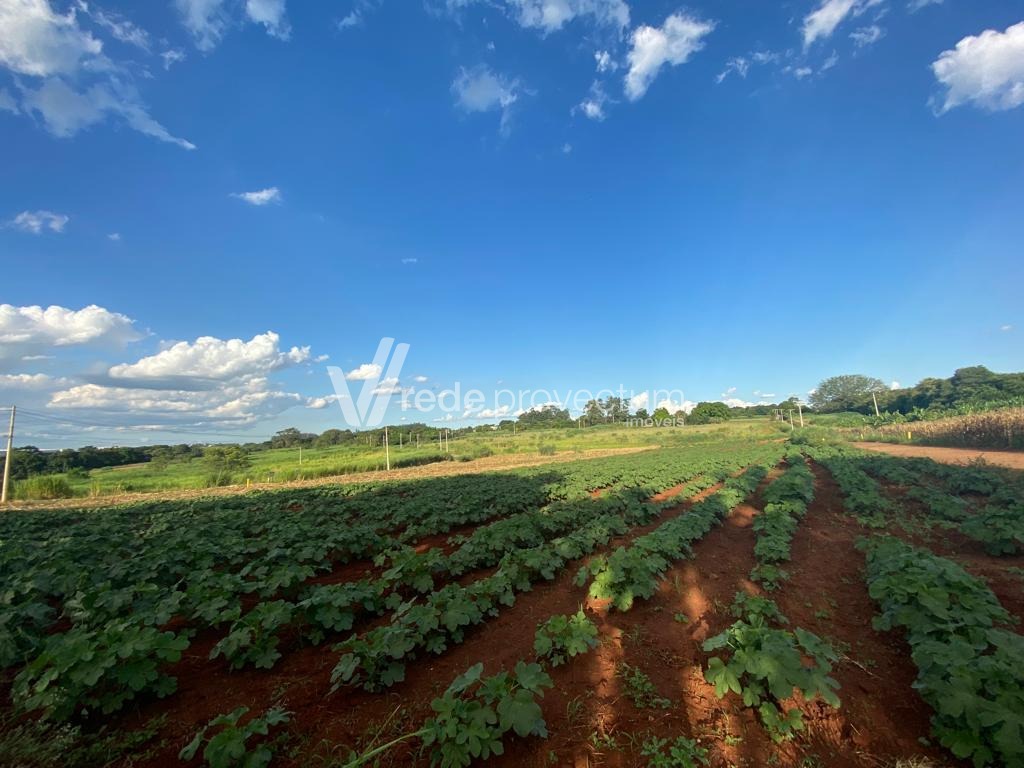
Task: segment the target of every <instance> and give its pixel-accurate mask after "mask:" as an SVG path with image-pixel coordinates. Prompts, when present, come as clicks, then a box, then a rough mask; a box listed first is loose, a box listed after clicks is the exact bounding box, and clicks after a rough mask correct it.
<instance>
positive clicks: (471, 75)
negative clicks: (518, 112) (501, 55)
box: [452, 64, 523, 134]
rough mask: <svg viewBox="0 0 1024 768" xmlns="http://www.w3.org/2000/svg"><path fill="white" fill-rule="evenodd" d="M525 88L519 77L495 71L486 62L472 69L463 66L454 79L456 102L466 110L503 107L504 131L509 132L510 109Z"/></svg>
mask: <svg viewBox="0 0 1024 768" xmlns="http://www.w3.org/2000/svg"><path fill="white" fill-rule="evenodd" d="M522 92H523V87H522V83H520V82H519V80H518V79H510V78H507V77H504V76H503V75H500V74H497V73H495V72H492V71H491V69H490V67H488V66H486V65H483V64H481V65H479V66H476V67H473V68H472V69H466V68H465V67H463V68H462V69H460V70H459V74H458V75H457V76H456V77H455V80H453V81H452V93H453V94H454V95H455V104H456V106H458V107H459V108H460V109H461V110H463V111H464V112H467V113H470V112H491V111H500V112H501V132H502V133H503V134H507V133H508V130H509V115H510V110H511V108H512V105H513V104H515V103H516V101H518V100H519V96H520V94H521V93H522Z"/></svg>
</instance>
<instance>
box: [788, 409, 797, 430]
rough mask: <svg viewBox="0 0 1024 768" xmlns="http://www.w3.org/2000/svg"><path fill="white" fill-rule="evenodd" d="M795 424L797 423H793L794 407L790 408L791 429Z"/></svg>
mask: <svg viewBox="0 0 1024 768" xmlns="http://www.w3.org/2000/svg"><path fill="white" fill-rule="evenodd" d="M795 426H796V424H794V423H793V409H792V408H790V409H789V427H790V429H792V428H793V427H795Z"/></svg>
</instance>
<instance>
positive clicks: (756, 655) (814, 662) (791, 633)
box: [703, 592, 840, 742]
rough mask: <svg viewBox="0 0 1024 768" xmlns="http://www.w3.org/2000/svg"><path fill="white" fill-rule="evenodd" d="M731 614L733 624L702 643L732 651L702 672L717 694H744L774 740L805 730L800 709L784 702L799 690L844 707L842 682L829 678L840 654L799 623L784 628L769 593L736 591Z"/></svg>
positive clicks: (711, 648)
mask: <svg viewBox="0 0 1024 768" xmlns="http://www.w3.org/2000/svg"><path fill="white" fill-rule="evenodd" d="M732 614H733V616H734V617H735V618H736V621H735V622H734V623H733V624H732V626H730V627H729V628H728V629H726V630H725V631H724V632H722V633H721V634H718V635H715V636H714V637H711V638H708V639H707V640H705V641H704V644H703V648H704V650H705V651H706V652H708V653H711V652H714V651H725V652H727V653H728V655H727V656H712V657H711V658H710V659H709V661H708V668H707V670H706V671H705V673H704V677H705V679H706V680H707V681H708V682H709V683H711V684H712V685H713V686H715V695H717V696H718V697H719V698H723V697H725V696H726V695H727V694H728V693H730V692H732V693H735V694H737V695H738V696H740V698H741V699H742V701H743V706H745V707H748V708H751V709H754V710H755V711H756V712H757V714H758V716H759V718H760V720H761V723H762V724H763V725H764V727H765V730H766V731H767V732H768V734H769V736H771V737H772V739H773V740H775V741H776V742H779V741H783V740H784V739H788V738H791V737H792V736H793V735H794V733H795V732H797V731H801V730H803V728H804V722H803V714H802V712H801V710H800V708H799V707H795V706H791V707H788V708H787V706H786V702H787V701H789V700H791V699H792V698H793V696H794V693H795V692H797V691H798V692H799V693H800V694H801V695H802V696H803V698H804V700H805V701H811V700H813V699H815V698H820V699H821V700H822V701H824V702H825V703H826V704H828V705H829V706H831V707H838V706H839V705H840V702H839V697H838V696H837V695H836V691H837V690H838V689H839V683H838V682H836V680H835V679H834V678H832V677H831V671H832V665H833V664H834V663H835V662H836V661H837V660H838V658H839V657H838V654H837V653H836V651H835V650H834V649H833V648H832V646H831V645H830V644H829V643H827V642H826V641H824V640H822V639H821V638H820V637H818V636H817V635H815V634H814V633H813V632H808V631H807V630H805V629H802V628H800V627H795V628H794V629H792V630H789V629H785V628H783V627H784V626H785V625H787V624H788V623H789V621H788V619H787V618H786V617H785V616H783V615H782V612H781V611H780V610H779V608H778V606H777V605H776V604H775V603H774V602H773V601H772V600H770V599H768V598H765V597H757V596H753V595H748V594H746V593H744V592H739V593H737V594H736V598H735V600H734V602H733V605H732ZM778 625H781V626H778Z"/></svg>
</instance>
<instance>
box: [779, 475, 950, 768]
mask: <svg viewBox="0 0 1024 768" xmlns="http://www.w3.org/2000/svg"><path fill="white" fill-rule="evenodd" d="M811 469H812V471H813V472H814V477H815V484H814V485H815V495H814V500H813V501H812V502H811V504H810V505H809V506H808V509H807V514H806V516H805V517H804V519H803V520H802V521H801V523H800V525H799V526H798V527H797V530H796V533H795V534H794V536H793V541H792V545H791V548H790V562H789V563H788V564H784V566H783V567H785V568H786V570H787V571H789V574H790V578H789V580H788V581H786V582H784V584H783V587H782V589H781V590H780V591H779V592H778V593H776V594H775V595H772V597H774V599H775V601H776V602H777V603H778V605H779V608H780V609H781V610H782V612H783V613H784V614H785V615H786V616H787V617H788V618H789V620H790V622H791V624H792V625H793V626H800V627H803V628H804V629H808V630H810V631H812V632H814V633H815V634H817V635H819V636H821V637H823V638H826V639H828V640H830V641H831V642H832V643H833V645H835V646H836V647H837V648H839V649H840V650H842V651H843V653H844V655H845V656H846V659H845V660H842V661H841V662H840V663H839V664H838V665H837V666H836V667H835V668H834V670H833V677H835V678H836V680H837V681H838V682H839V684H840V686H841V687H840V689H839V691H838V693H839V698H840V700H841V701H842V706H841V707H840V709H838V710H833V709H830V708H828V707H826V706H824V705H821V704H818V705H811V706H812V708H813V713H814V714H813V717H810V718H807V719H808V738H809V741H810V742H811V743H812V744H814V745H815V747H816V751H817V753H818V755H819V756H821V757H823V758H825V761H824V764H825V765H828V766H833V765H835V766H842V765H855V766H865V768H866V767H868V766H878V765H893V764H895V763H896V761H897V759H901V758H902V759H908V758H912V757H915V756H920V757H928V758H931V759H932V761H933V763H932V764H933V765H950V764H952V763H951V762H950V758H949V755H948V754H947V753H945V752H944V751H942V750H940V749H936V748H934V747H931V748H928V747H924V746H922V741H921V740H923V739H926V738H928V736H929V731H930V717H931V708H930V707H929V706H928V705H927V704H926V703H925V702H924V700H923V699H921V697H920V695H918V693H917V691H915V690H914V689H913V682H914V680H915V679H916V676H917V670H916V668H915V666H914V664H913V662H912V660H911V658H910V649H909V647H908V646H907V644H906V642H905V641H904V640H903V637H902V635H901V634H900V633H899V632H877V631H875V630H874V629H873V628H872V626H871V621H872V619H873V618H874V616H875V615H876V614H877V611H878V609H877V606H876V604H875V603H874V601H873V600H872V599H871V597H870V595H869V594H868V590H867V583H866V580H865V573H864V555H863V553H862V552H860V551H859V550H857V549H856V548H855V544H856V541H857V539H859V538H860V537H861V536H863V535H864V534H865V531H864V529H863V528H862V527H861V526H860V525H859V524H858V523H857V521H856V520H855V519H853V518H852V517H850V516H849V515H847V514H845V512H844V511H843V504H842V495H841V493H840V491H839V487H838V486H837V484H836V482H835V480H834V479H833V478H832V476H831V475H830V474H829V473H828V472H827V471H826V470H825V469H824V468H823V467H820V466H818V465H814V464H812V465H811Z"/></svg>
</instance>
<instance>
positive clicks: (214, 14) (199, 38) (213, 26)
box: [174, 0, 291, 51]
mask: <svg viewBox="0 0 1024 768" xmlns="http://www.w3.org/2000/svg"><path fill="white" fill-rule="evenodd" d="M174 4H175V6H177V8H178V13H179V15H180V16H181V23H182V24H183V25H184V27H185V29H187V30H188V31H189V33H190V34H191V35H192V39H193V42H194V43H195V46H196V48H198V49H199V50H201V51H210V50H213V49H214V48H216V47H217V44H218V43H220V41H221V40H222V39H223V38H224V35H225V34H226V33H227V31H228V29H229V28H230V27H231V26H232V24H233V23H236V21H235V19H233V18H232V14H233V13H234V12H235V11H236V4H235V3H230V2H225V0H175V2H174ZM238 5H240V4H238ZM286 11H287V7H286V0H245V17H246V18H247V19H248V20H249V21H251V22H253V23H254V24H262V25H263V26H264V27H265V28H266V30H267V34H269V35H271V36H273V37H277V38H279V39H281V40H287V39H288V38H289V37H290V35H291V26H290V25H289V23H288V18H287V16H286Z"/></svg>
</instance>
